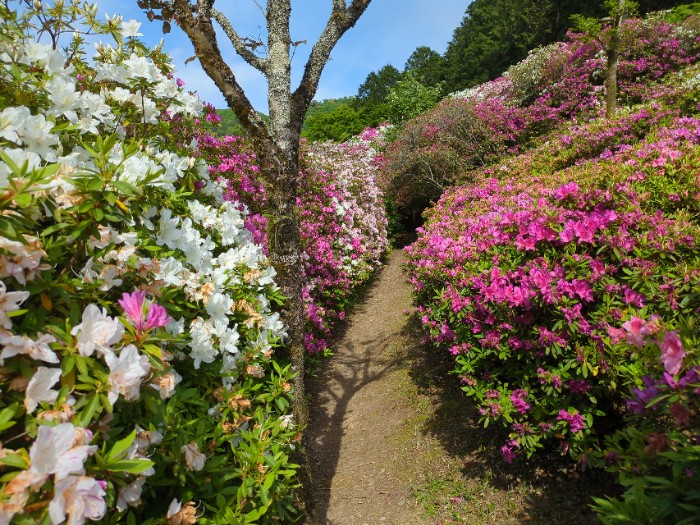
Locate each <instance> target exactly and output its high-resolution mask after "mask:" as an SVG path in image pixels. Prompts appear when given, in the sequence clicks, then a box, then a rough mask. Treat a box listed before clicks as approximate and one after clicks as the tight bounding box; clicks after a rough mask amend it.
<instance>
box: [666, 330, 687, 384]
mask: <svg viewBox="0 0 700 525" xmlns="http://www.w3.org/2000/svg"><path fill="white" fill-rule="evenodd" d="M684 357H685V350H684V349H683V344H682V343H681V340H680V338H679V337H678V334H677V333H676V332H666V333H665V334H664V340H663V342H662V343H661V362H662V363H663V364H664V368H665V369H666V372H668V373H669V374H671V375H676V374H677V373H678V372H680V371H681V366H682V365H683V358H684Z"/></svg>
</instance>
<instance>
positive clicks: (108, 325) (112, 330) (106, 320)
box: [71, 304, 124, 356]
mask: <svg viewBox="0 0 700 525" xmlns="http://www.w3.org/2000/svg"><path fill="white" fill-rule="evenodd" d="M78 333H80V335H79V336H78V352H80V355H82V356H91V355H92V354H93V352H94V351H95V350H97V351H98V352H100V353H102V354H103V355H107V354H112V348H111V347H112V345H114V344H116V343H118V342H119V341H121V338H122V335H123V334H124V325H122V324H121V323H120V322H119V320H118V319H113V318H111V317H109V316H108V315H107V310H105V309H102V310H100V307H99V306H97V305H95V304H89V305H88V306H87V308H85V311H84V312H83V319H82V323H80V324H79V325H77V326H74V327H73V329H72V330H71V334H73V335H76V334H78Z"/></svg>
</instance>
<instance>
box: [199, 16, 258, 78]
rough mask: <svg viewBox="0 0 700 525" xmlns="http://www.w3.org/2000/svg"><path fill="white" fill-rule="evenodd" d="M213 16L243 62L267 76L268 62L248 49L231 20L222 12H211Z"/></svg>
mask: <svg viewBox="0 0 700 525" xmlns="http://www.w3.org/2000/svg"><path fill="white" fill-rule="evenodd" d="M211 16H212V18H214V20H216V22H217V23H218V24H219V25H220V26H221V29H223V30H224V33H226V36H227V37H228V39H229V40H230V41H231V44H233V47H234V48H235V49H236V53H238V54H239V55H240V56H241V58H243V60H245V61H246V62H248V64H250V65H251V66H253V67H254V68H255V69H257V70H258V71H260V72H261V73H263V74H265V73H266V72H267V60H265V59H264V58H260V57H259V56H257V55H256V54H255V53H253V51H251V50H250V49H249V48H248V46H247V45H246V43H245V42H244V41H243V39H242V38H241V37H240V36H238V33H237V32H236V30H235V29H234V27H233V25H232V24H231V22H229V19H228V18H226V16H225V15H224V14H223V13H222V12H221V11H218V10H216V9H212V10H211Z"/></svg>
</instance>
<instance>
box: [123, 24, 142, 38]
mask: <svg viewBox="0 0 700 525" xmlns="http://www.w3.org/2000/svg"><path fill="white" fill-rule="evenodd" d="M140 28H141V22H137V21H136V20H127V21H126V22H122V23H121V27H120V31H119V33H120V34H121V36H122V38H132V37H137V36H143V33H139V29H140Z"/></svg>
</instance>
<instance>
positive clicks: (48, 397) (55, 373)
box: [24, 366, 73, 426]
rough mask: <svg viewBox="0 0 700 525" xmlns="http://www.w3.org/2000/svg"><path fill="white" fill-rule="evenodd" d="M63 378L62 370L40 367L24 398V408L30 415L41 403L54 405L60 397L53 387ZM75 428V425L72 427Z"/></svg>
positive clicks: (31, 380)
mask: <svg viewBox="0 0 700 525" xmlns="http://www.w3.org/2000/svg"><path fill="white" fill-rule="evenodd" d="M60 378H61V369H60V368H46V367H45V366H40V367H39V368H38V369H37V371H36V373H35V374H34V375H33V376H32V378H31V379H30V380H29V384H28V385H27V391H26V393H25V397H24V406H25V407H26V409H27V412H29V413H30V414H31V413H32V412H34V410H36V407H37V406H38V405H39V403H40V402H42V401H46V402H47V403H53V402H54V401H56V398H57V397H58V390H53V389H52V388H51V387H53V386H54V385H55V384H56V383H57V382H58V380H59V379H60ZM71 426H73V425H71Z"/></svg>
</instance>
